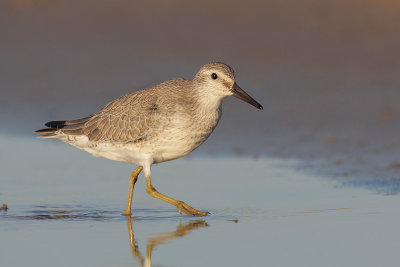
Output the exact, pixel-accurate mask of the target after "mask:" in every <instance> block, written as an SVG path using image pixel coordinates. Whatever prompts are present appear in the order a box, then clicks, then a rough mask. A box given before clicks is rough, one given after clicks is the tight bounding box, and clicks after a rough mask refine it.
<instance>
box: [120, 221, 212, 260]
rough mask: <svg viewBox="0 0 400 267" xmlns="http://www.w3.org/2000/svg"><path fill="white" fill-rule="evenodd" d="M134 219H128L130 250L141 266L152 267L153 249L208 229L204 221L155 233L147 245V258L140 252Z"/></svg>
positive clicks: (181, 224) (188, 223)
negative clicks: (197, 230) (194, 232)
mask: <svg viewBox="0 0 400 267" xmlns="http://www.w3.org/2000/svg"><path fill="white" fill-rule="evenodd" d="M133 221H134V220H133V219H132V218H130V217H128V219H127V222H126V223H127V226H128V233H129V243H130V249H131V252H132V256H133V258H134V259H136V260H137V261H138V262H139V264H140V266H146V267H147V266H152V264H151V256H152V252H153V249H154V248H155V247H156V246H160V245H164V244H166V243H168V242H170V241H171V240H173V239H177V238H181V237H184V236H186V235H187V234H189V233H190V232H192V231H194V230H196V229H199V228H204V227H208V226H209V225H208V223H207V222H206V221H204V220H195V221H189V222H186V223H181V222H179V223H178V226H177V228H176V230H175V231H170V232H162V233H154V234H153V235H154V237H151V238H149V239H148V240H147V244H146V256H145V257H143V254H142V253H141V252H140V250H139V246H138V244H137V242H136V240H135V234H134V231H133V226H132V225H133Z"/></svg>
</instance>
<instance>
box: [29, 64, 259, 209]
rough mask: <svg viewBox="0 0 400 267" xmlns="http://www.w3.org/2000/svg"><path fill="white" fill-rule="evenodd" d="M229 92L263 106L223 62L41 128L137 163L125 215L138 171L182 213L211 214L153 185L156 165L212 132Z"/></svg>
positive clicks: (154, 193) (82, 146)
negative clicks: (189, 78)
mask: <svg viewBox="0 0 400 267" xmlns="http://www.w3.org/2000/svg"><path fill="white" fill-rule="evenodd" d="M226 96H235V97H237V98H239V99H241V100H243V101H246V102H247V103H249V104H251V105H253V106H255V107H256V108H258V109H263V107H262V106H261V105H260V104H259V103H258V102H257V101H256V100H254V99H253V98H252V97H251V96H249V95H248V94H247V93H246V92H245V91H243V90H242V89H241V88H240V87H239V86H238V85H237V83H236V82H235V73H234V71H233V69H232V68H231V67H229V66H228V65H226V64H224V63H218V62H214V63H209V64H206V65H204V66H203V67H201V68H200V70H199V71H198V72H197V74H196V75H195V76H194V78H193V79H192V80H187V79H183V78H178V79H172V80H168V81H166V82H163V83H161V84H158V85H155V86H153V87H150V88H148V89H144V90H141V91H137V92H133V93H130V94H127V95H124V96H121V97H120V98H118V99H116V100H114V101H112V102H110V103H108V104H107V105H106V106H104V107H103V108H102V109H100V110H99V111H98V112H96V113H95V114H93V115H90V116H88V117H85V118H82V119H77V120H65V121H50V122H47V123H46V124H45V125H46V126H47V127H48V128H46V129H41V130H37V131H36V133H39V134H42V135H41V136H39V137H40V138H50V139H59V140H61V141H64V142H67V143H69V144H71V145H73V146H75V147H77V148H80V149H83V150H85V151H87V152H89V153H91V154H92V155H94V156H96V157H104V158H107V159H111V160H115V161H121V162H126V163H131V164H135V165H136V166H137V168H136V169H135V170H134V171H133V172H132V174H131V176H130V179H129V195H128V201H127V205H126V210H125V212H124V213H123V215H126V216H130V215H131V207H132V196H133V189H134V186H135V183H136V181H137V179H138V175H139V174H140V172H141V171H142V170H144V175H145V177H146V191H147V193H148V194H149V195H151V196H152V197H155V198H158V199H161V200H163V201H166V202H168V203H171V204H173V205H175V206H176V207H177V209H178V211H179V213H182V212H183V213H185V214H187V215H190V216H206V215H207V214H209V213H208V212H204V211H199V210H196V209H194V208H192V207H191V206H189V205H188V204H186V203H184V202H182V201H178V200H175V199H173V198H170V197H168V196H166V195H163V194H161V193H159V192H158V191H157V190H156V189H155V188H154V187H153V185H152V184H151V178H150V174H151V173H150V168H151V166H152V164H156V163H161V162H164V161H169V160H174V159H177V158H180V157H183V156H186V155H187V154H189V153H190V152H192V151H193V150H194V149H196V148H197V147H199V146H200V145H201V144H202V143H203V142H204V141H205V140H206V139H207V138H208V137H209V136H210V134H211V133H212V131H213V130H214V129H215V127H216V126H217V124H218V121H219V119H220V118H221V115H222V110H221V104H222V100H223V99H224V98H225V97H226Z"/></svg>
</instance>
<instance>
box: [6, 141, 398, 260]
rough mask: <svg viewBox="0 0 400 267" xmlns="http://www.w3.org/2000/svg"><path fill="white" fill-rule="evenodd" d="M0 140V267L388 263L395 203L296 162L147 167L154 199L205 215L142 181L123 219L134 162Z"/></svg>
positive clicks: (394, 238)
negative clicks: (130, 214) (4, 207)
mask: <svg viewBox="0 0 400 267" xmlns="http://www.w3.org/2000/svg"><path fill="white" fill-rule="evenodd" d="M0 145H1V151H2V153H1V154H0V155H1V161H0V162H1V163H0V169H1V174H0V203H6V204H8V207H9V209H8V210H7V211H0V236H1V238H0V254H1V257H0V265H1V266H22V265H38V266H39V265H40V266H54V265H57V266H71V265H76V266H127V265H129V266H132V265H133V266H141V264H143V266H146V264H147V266H150V265H149V264H150V261H151V263H152V266H265V265H272V266H291V265H296V266H321V265H323V266H343V265H350V266H378V265H379V266H393V265H396V263H397V255H398V253H397V248H398V247H399V245H400V241H399V240H400V236H399V232H398V225H399V223H400V216H399V213H398V212H397V210H398V206H399V204H400V197H398V196H397V195H395V196H386V195H381V194H376V193H374V192H373V191H370V190H366V189H363V188H359V187H343V186H342V185H341V184H340V183H339V182H335V181H334V180H333V181H332V180H327V179H324V178H319V177H317V176H313V175H307V174H304V173H301V172H298V171H297V170H296V169H297V165H298V163H297V161H295V160H282V159H273V158H259V159H253V158H247V157H242V158H235V157H200V156H196V157H192V158H190V159H181V160H177V161H173V162H169V163H164V164H160V165H158V166H154V168H153V170H152V177H153V178H152V180H153V185H154V186H155V187H156V188H157V189H158V190H159V191H160V192H162V193H164V194H167V195H170V196H172V197H175V198H177V199H179V200H184V201H185V202H187V203H189V204H191V205H192V206H194V207H195V208H198V209H201V210H207V211H209V212H211V215H210V216H207V217H202V218H192V217H188V216H185V215H180V214H179V213H178V212H177V211H176V209H175V207H173V206H171V205H169V204H167V203H164V202H161V201H160V200H158V199H154V198H151V197H150V196H148V195H147V194H146V192H145V189H144V188H145V184H144V177H142V176H140V177H139V180H138V183H137V184H136V187H135V193H134V204H133V205H134V212H133V217H132V220H129V219H128V218H126V217H124V216H121V215H120V214H121V213H122V212H123V210H124V208H125V207H124V205H125V203H126V197H127V193H128V186H127V185H128V177H129V174H130V171H131V170H133V166H130V165H127V164H120V163H115V162H112V161H107V160H103V159H97V158H94V157H92V156H90V155H89V154H87V153H85V152H82V151H80V150H78V149H75V148H73V147H70V146H68V145H67V144H63V143H57V142H46V143H45V142H44V141H42V140H36V139H28V138H27V139H23V138H5V137H4V136H3V137H2V138H1V139H0ZM4 151H7V152H4ZM130 227H131V230H132V232H131V233H132V234H131V233H130ZM130 240H131V241H130ZM135 244H136V246H135ZM136 247H137V248H136ZM150 252H151V253H150ZM150 256H151V257H150ZM146 258H147V259H146Z"/></svg>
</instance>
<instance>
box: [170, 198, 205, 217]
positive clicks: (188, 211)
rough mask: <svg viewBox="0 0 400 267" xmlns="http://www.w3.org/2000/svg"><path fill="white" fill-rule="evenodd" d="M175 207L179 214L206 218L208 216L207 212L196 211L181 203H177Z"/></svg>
mask: <svg viewBox="0 0 400 267" xmlns="http://www.w3.org/2000/svg"><path fill="white" fill-rule="evenodd" d="M176 207H177V208H178V211H179V213H182V212H183V213H185V214H186V215H189V216H207V215H208V214H210V213H209V212H207V211H199V210H196V209H194V208H192V207H191V206H189V205H188V204H186V203H185V202H183V201H178V203H177V205H176Z"/></svg>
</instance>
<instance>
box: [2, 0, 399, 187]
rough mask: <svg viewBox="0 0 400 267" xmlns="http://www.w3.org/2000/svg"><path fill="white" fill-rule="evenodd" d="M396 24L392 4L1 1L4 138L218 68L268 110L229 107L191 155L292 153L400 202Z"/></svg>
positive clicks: (352, 0) (341, 0)
mask: <svg viewBox="0 0 400 267" xmlns="http://www.w3.org/2000/svg"><path fill="white" fill-rule="evenodd" d="M399 25H400V3H399V2H398V1H391V0H385V1H377V0H346V1H345V0H325V1H320V0H285V1H236V0H229V1H207V0H205V1H196V2H192V1H130V0H129V1H128V0H114V1H108V0H96V1H93V0H88V1H78V0H68V1H66V0H60V1H53V0H35V1H33V0H4V1H1V2H0V58H1V60H0V132H1V133H2V134H3V136H7V135H13V136H25V137H27V136H29V137H32V139H33V138H34V134H33V131H34V130H36V129H39V128H41V127H42V126H43V123H44V122H46V121H49V120H62V119H75V118H81V117H84V116H86V115H89V114H92V113H94V112H96V111H97V110H98V109H100V108H101V107H102V106H104V105H105V104H106V103H107V102H109V101H111V100H113V99H115V98H117V97H119V96H121V95H122V94H126V93H128V92H131V91H135V90H139V89H142V88H145V87H147V86H151V85H155V84H157V83H160V82H162V81H165V80H168V79H171V78H174V77H184V78H188V79H191V78H192V77H193V76H194V75H195V73H196V72H197V70H198V69H199V68H200V67H201V66H202V65H204V64H206V63H208V62H210V61H222V62H224V63H227V64H228V65H230V66H231V67H233V68H234V69H235V71H236V79H237V82H238V84H239V85H240V86H241V87H242V88H243V89H244V90H246V91H247V92H248V93H249V94H250V95H252V96H253V97H254V98H255V99H256V100H258V101H259V102H260V103H261V104H263V106H264V110H263V111H260V110H257V109H255V108H254V107H252V106H250V105H248V104H246V103H244V102H241V101H239V100H237V99H233V98H228V99H226V100H225V101H224V105H223V110H224V116H223V118H222V120H221V121H220V124H219V126H218V127H217V129H216V130H215V132H214V134H213V135H212V136H211V137H210V138H209V140H208V141H207V142H206V143H205V144H204V145H203V146H202V147H200V148H199V149H198V150H197V151H196V152H195V153H194V155H199V154H200V155H215V156H226V155H229V156H232V155H237V156H251V157H253V158H254V159H255V160H256V159H257V158H258V157H264V156H268V157H277V158H294V159H299V160H300V161H301V162H302V164H301V165H299V166H298V168H299V171H305V172H313V173H318V174H319V175H321V176H323V177H327V178H335V179H337V180H339V181H341V182H342V183H343V184H345V185H361V186H364V187H368V188H372V189H373V190H376V191H378V192H381V193H384V194H395V193H398V192H399V191H400V179H399V178H400V176H399V174H400V173H399V171H400V154H399V152H400V146H399V145H400V106H399V103H400V87H399V86H400V51H399V47H400V31H399ZM0 149H1V148H0ZM3 153H5V152H4V151H3Z"/></svg>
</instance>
